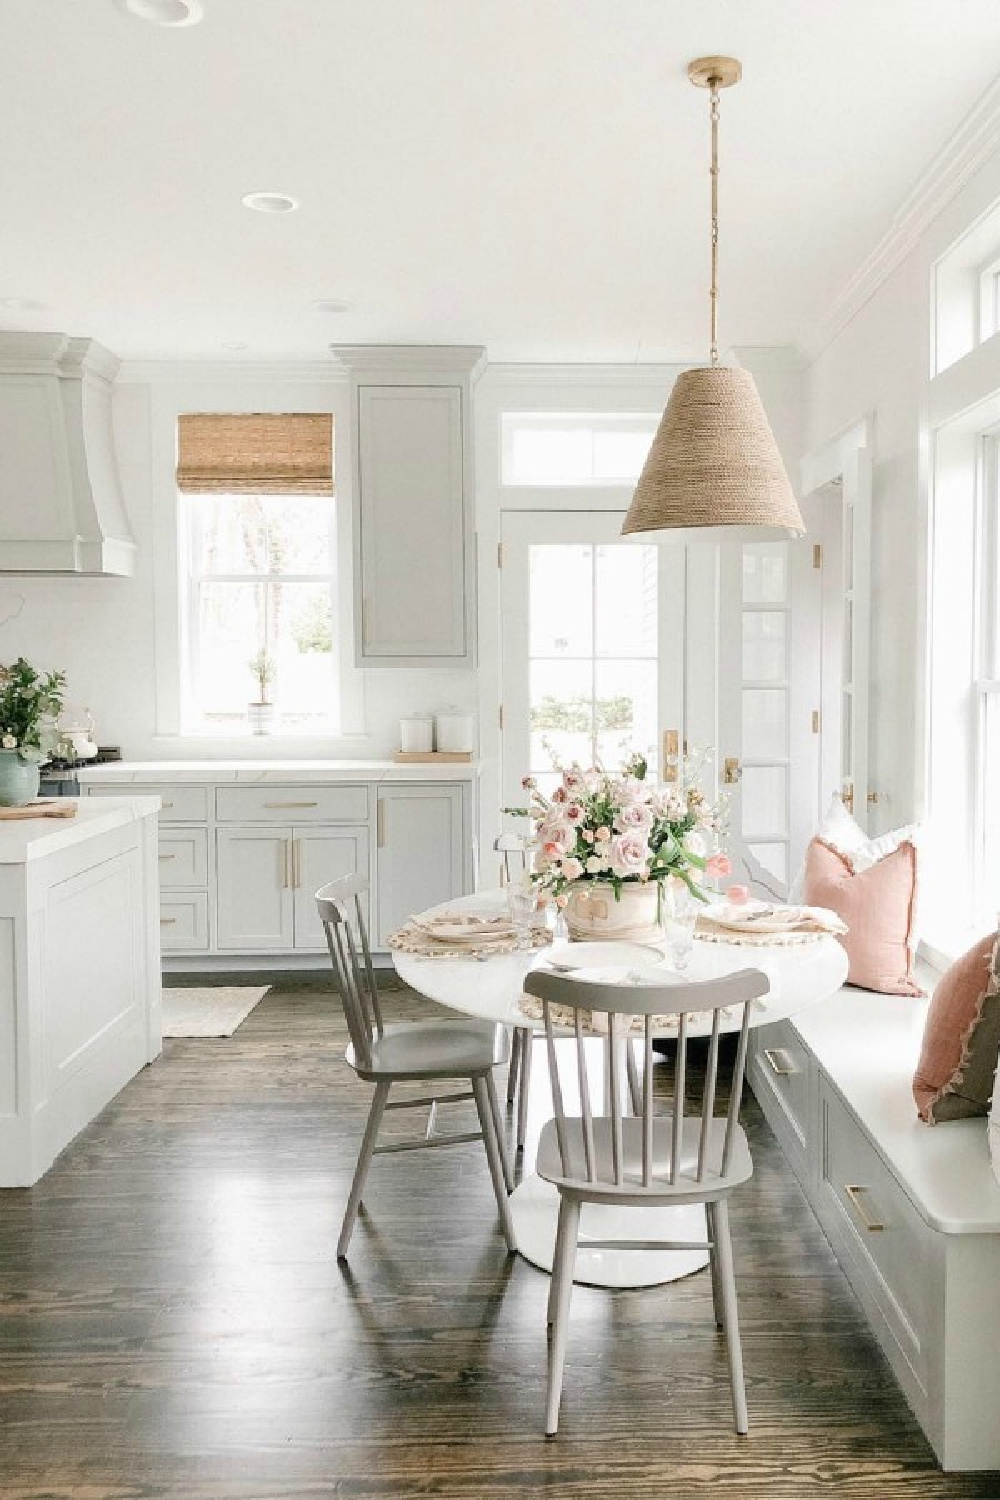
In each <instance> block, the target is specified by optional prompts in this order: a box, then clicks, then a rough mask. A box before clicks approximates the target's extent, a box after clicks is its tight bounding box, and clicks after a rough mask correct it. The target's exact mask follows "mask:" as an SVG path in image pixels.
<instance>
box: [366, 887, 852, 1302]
mask: <svg viewBox="0 0 1000 1500" xmlns="http://www.w3.org/2000/svg"><path fill="white" fill-rule="evenodd" d="M434 909H435V910H438V911H444V910H447V911H455V912H458V911H462V912H474V913H476V914H477V915H479V916H487V915H492V916H495V915H497V914H499V913H501V912H506V903H505V901H504V897H503V893H502V892H500V891H485V892H481V893H480V894H479V895H476V896H466V897H463V898H462V899H461V900H458V901H448V902H446V903H445V904H444V905H443V906H441V907H437V908H434ZM583 946H584V945H581V947H583ZM392 959H393V963H394V964H395V966H396V972H397V973H398V974H399V977H400V979H402V980H403V982H404V984H408V985H409V986H410V987H411V988H412V989H415V990H417V991H418V992H419V993H420V994H422V995H426V996H427V997H428V999H430V1000H436V1001H438V1002H439V1004H441V1005H446V1006H448V1007H449V1008H450V1009H452V1010H457V1011H461V1012H462V1013H463V1014H465V1015H469V1016H475V1017H477V1018H478V1019H480V1020H489V1021H499V1022H501V1023H502V1024H503V1025H505V1026H532V1027H533V1028H534V1029H535V1030H536V1031H541V1030H542V1023H541V1022H540V1021H535V1020H532V1019H531V1018H530V1017H528V1016H525V1015H524V1014H523V1013H522V1012H521V1010H520V1002H521V1000H522V998H523V984H524V976H525V974H526V973H527V972H528V970H529V969H530V968H533V967H534V966H535V965H536V964H540V963H544V962H545V949H542V950H541V951H540V952H533V953H511V954H503V955H499V956H497V957H493V958H488V959H457V958H446V959H442V958H420V957H417V956H416V955H414V954H409V953H399V952H395V953H393V955H392ZM737 969H759V970H761V971H762V972H763V973H764V974H766V975H767V978H768V981H769V983H770V986H771V989H770V993H769V994H768V995H766V996H765V997H764V999H763V1000H762V1001H760V1002H758V1003H757V1005H756V1006H755V1008H754V1009H753V1011H752V1013H751V1017H750V1025H751V1026H767V1025H770V1024H771V1022H773V1021H781V1020H784V1019H785V1017H786V1016H792V1015H796V1014H797V1013H798V1012H799V1011H802V1010H806V1009H808V1007H809V1006H811V1005H816V1004H818V1003H819V1001H821V1000H825V999H826V998H827V997H828V996H829V995H832V994H833V993H834V991H835V990H838V989H840V987H841V985H843V984H844V983H845V981H846V979H847V954H846V952H845V951H844V949H843V947H842V946H841V945H840V943H838V942H837V940H836V938H833V937H819V938H816V939H814V940H812V941H810V942H808V943H796V944H789V945H781V946H779V945H770V944H768V945H754V946H753V947H750V946H748V945H746V944H741V943H720V942H705V941H702V940H700V939H696V941H695V944H694V951H693V953H692V956H691V961H690V963H689V965H688V967H687V969H686V970H685V972H684V979H685V980H701V979H717V978H720V977H721V976H723V975H725V974H732V973H733V972H735V971H736V970H737ZM664 970H665V971H669V958H667V959H665V961H664ZM648 973H649V978H650V979H653V978H654V976H655V973H656V969H651V970H649V971H648ZM722 1024H723V1030H726V1029H732V1024H733V1023H730V1025H729V1027H728V1028H727V1023H726V1018H725V1017H724V1018H723V1023H722ZM709 1030H710V1022H706V1023H705V1025H704V1028H703V1029H702V1028H699V1025H698V1023H697V1020H696V1018H695V1017H693V1016H692V1018H691V1024H690V1027H689V1033H688V1034H689V1036H691V1037H696V1036H698V1035H700V1034H701V1035H708V1032H709ZM665 1035H672V1033H665ZM539 1071H541V1070H539ZM545 1082H546V1084H547V1082H548V1079H547V1078H546V1080H545ZM536 1133H537V1132H536ZM529 1145H530V1142H529V1143H526V1147H525V1160H526V1161H527V1157H528V1148H529ZM558 1201H559V1200H558V1191H557V1189H556V1188H554V1187H552V1186H551V1185H550V1184H549V1183H547V1182H544V1181H543V1180H542V1179H541V1178H540V1177H538V1176H536V1175H535V1174H534V1173H533V1172H526V1174H525V1176H524V1177H523V1179H522V1181H521V1182H520V1184H519V1185H518V1187H517V1188H516V1189H515V1190H514V1193H513V1194H512V1196H511V1213H512V1215H513V1219H514V1228H515V1230H516V1233H517V1248H518V1250H519V1252H520V1253H521V1254H522V1255H523V1256H524V1258H525V1259H526V1260H529V1261H531V1262H532V1264H533V1265H536V1266H538V1267H539V1268H540V1269H542V1270H545V1271H551V1269H552V1257H553V1252H554V1249H555V1228H556V1218H557V1211H558ZM651 1216H655V1217H656V1218H657V1219H658V1218H659V1217H660V1216H664V1222H663V1225H662V1226H661V1225H659V1224H657V1225H654V1224H653V1223H652V1218H651ZM661 1232H662V1236H663V1238H664V1239H667V1238H670V1239H680V1240H699V1239H704V1238H705V1235H706V1228H705V1215H704V1210H703V1209H702V1208H701V1206H700V1205H694V1206H691V1207H680V1208H677V1207H674V1208H665V1209H649V1208H641V1209H623V1208H618V1207H604V1206H602V1205H600V1204H586V1205H585V1207H584V1211H583V1224H582V1232H581V1233H582V1238H584V1239H588V1238H593V1239H628V1238H630V1237H631V1238H635V1239H638V1240H647V1241H648V1240H650V1239H655V1238H656V1236H657V1234H658V1233H661ZM707 1262H708V1256H707V1254H706V1252H704V1251H702V1250H663V1251H659V1250H625V1251H621V1250H588V1249H586V1248H584V1247H583V1246H581V1248H580V1251H579V1253H578V1255H577V1263H576V1272H575V1278H574V1279H575V1280H576V1281H579V1282H586V1283H588V1284H589V1285H591V1286H616V1287H625V1286H629V1287H638V1286H653V1285H655V1284H656V1283H658V1282H662V1281H673V1280H676V1279H677V1278H678V1277H680V1276H687V1275H689V1274H690V1273H691V1272H692V1271H697V1270H700V1269H701V1268H702V1267H703V1266H704V1265H706V1264H707Z"/></svg>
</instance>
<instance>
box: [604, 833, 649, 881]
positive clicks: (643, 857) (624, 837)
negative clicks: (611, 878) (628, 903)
mask: <svg viewBox="0 0 1000 1500" xmlns="http://www.w3.org/2000/svg"><path fill="white" fill-rule="evenodd" d="M610 852H611V869H612V872H613V874H615V875H617V876H619V877H620V878H621V879H622V880H624V879H626V877H628V876H629V875H646V874H647V873H648V868H647V866H648V860H649V845H648V844H647V843H646V840H645V838H644V837H643V836H642V835H641V834H637V833H621V834H619V835H618V837H617V838H614V839H612V840H611V851H610Z"/></svg>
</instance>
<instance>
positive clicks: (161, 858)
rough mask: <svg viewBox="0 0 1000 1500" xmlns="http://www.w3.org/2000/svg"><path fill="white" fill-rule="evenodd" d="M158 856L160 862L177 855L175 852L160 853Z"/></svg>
mask: <svg viewBox="0 0 1000 1500" xmlns="http://www.w3.org/2000/svg"><path fill="white" fill-rule="evenodd" d="M158 857H159V859H160V860H161V862H162V861H164V860H168V859H176V858H177V855H176V854H161V855H159V856H158Z"/></svg>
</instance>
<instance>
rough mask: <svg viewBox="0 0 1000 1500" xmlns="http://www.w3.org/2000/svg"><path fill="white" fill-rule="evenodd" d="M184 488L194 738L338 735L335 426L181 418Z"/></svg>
mask: <svg viewBox="0 0 1000 1500" xmlns="http://www.w3.org/2000/svg"><path fill="white" fill-rule="evenodd" d="M178 488H179V489H180V491H181V497H180V498H181V527H180V543H181V562H182V566H181V576H182V583H183V586H182V590H181V621H180V632H181V653H180V661H181V678H182V682H181V688H182V694H181V697H182V724H183V730H184V732H186V733H189V734H190V733H194V734H198V733H201V734H213V733H214V734H221V735H241V734H248V733H251V732H252V730H253V728H254V727H258V728H261V727H263V728H266V729H267V730H268V731H269V732H277V733H281V734H285V735H309V734H329V733H334V732H336V730H337V727H338V726H337V718H338V714H337V699H338V668H337V662H338V650H337V616H338V611H337V566H336V563H337V558H336V505H335V499H334V494H333V471H332V421H331V418H330V417H329V416H328V415H327V416H316V415H313V414H309V415H306V416H298V415H288V416H284V415H272V414H267V415H266V416H259V415H245V416H244V415H241V416H219V417H215V416H211V415H208V414H198V415H197V416H196V417H181V418H180V425H179V460H178Z"/></svg>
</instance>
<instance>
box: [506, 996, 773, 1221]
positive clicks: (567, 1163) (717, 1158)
mask: <svg viewBox="0 0 1000 1500" xmlns="http://www.w3.org/2000/svg"><path fill="white" fill-rule="evenodd" d="M524 988H525V990H526V991H527V993H528V994H530V995H533V996H535V998H536V999H539V1000H541V1002H542V1016H543V1021H544V1025H545V1038H546V1051H547V1056H548V1063H549V1072H550V1075H551V1079H552V1102H553V1108H554V1116H555V1129H556V1140H557V1143H558V1148H559V1155H560V1159H561V1162H562V1168H563V1173H564V1177H565V1180H566V1181H567V1183H568V1184H572V1183H576V1184H577V1185H578V1186H581V1187H583V1186H595V1185H604V1186H606V1187H609V1188H623V1189H625V1190H626V1191H629V1192H632V1191H637V1192H641V1191H642V1190H646V1191H648V1192H649V1193H656V1194H658V1195H662V1194H663V1193H664V1192H666V1193H667V1194H668V1195H669V1194H670V1192H671V1191H673V1192H675V1193H676V1194H677V1195H680V1194H682V1193H689V1192H690V1191H691V1190H692V1188H695V1187H697V1186H699V1185H705V1184H708V1185H709V1186H711V1181H710V1179H712V1178H717V1179H719V1180H720V1181H721V1180H723V1179H725V1177H726V1175H727V1173H728V1172H729V1170H730V1167H731V1165H732V1154H733V1149H734V1145H735V1141H736V1132H737V1125H738V1122H739V1112H740V1105H741V1102H742V1097H743V1081H744V1075H745V1072H746V1054H747V1038H748V1033H749V1025H750V1006H751V1003H752V1002H753V1001H754V1000H756V999H758V998H759V997H760V996H762V995H765V994H767V992H768V988H769V985H768V981H767V978H766V976H765V975H764V974H762V973H761V972H760V971H759V970H756V969H741V970H740V971H739V972H738V973H735V974H730V975H727V976H725V977H724V978H722V979H714V980H708V981H703V982H700V983H690V984H678V985H642V986H635V985H614V984H590V983H586V982H584V981H580V980H576V979H572V978H570V977H568V976H566V975H562V974H555V973H552V972H551V971H549V970H545V969H535V970H532V971H531V972H530V973H529V974H528V975H527V976H526V978H525V982H524ZM556 1005H558V1006H562V1007H568V1008H570V1009H571V1010H572V1011H573V1026H572V1036H571V1037H570V1038H569V1039H567V1042H568V1044H569V1045H572V1046H573V1047H574V1049H575V1052H576V1078H577V1083H578V1086H579V1092H580V1111H581V1112H580V1115H579V1117H576V1116H573V1117H570V1116H568V1115H567V1113H566V1107H565V1100H564V1096H563V1086H562V1082H561V1079H560V1076H559V1067H558V1057H557V1051H556V1039H557V1033H558V1035H559V1036H560V1037H562V1038H565V1027H562V1026H560V1027H557V1025H556V1023H555V1022H554V1019H553V1009H552V1008H553V1006H556ZM727 1009H729V1010H734V1011H737V1012H739V1021H740V1024H739V1041H738V1044H737V1051H736V1060H735V1063H734V1065H733V1076H732V1082H731V1087H730V1092H729V1102H728V1105H727V1108H726V1111H725V1131H724V1134H723V1136H722V1148H721V1152H719V1151H718V1150H716V1151H715V1152H712V1151H711V1149H710V1148H711V1146H712V1143H713V1141H715V1142H718V1139H719V1131H720V1130H721V1128H722V1119H723V1116H722V1115H721V1113H720V1114H718V1115H717V1113H716V1104H717V1098H718V1073H719V1039H720V1035H721V1031H722V1013H723V1011H725V1010H727ZM587 1011H590V1012H597V1013H599V1014H602V1015H605V1016H607V1023H608V1039H607V1053H608V1057H607V1061H608V1065H609V1070H610V1076H609V1078H608V1088H607V1094H606V1097H607V1101H608V1105H609V1113H608V1115H607V1116H606V1117H604V1118H603V1119H599V1121H598V1122H597V1123H598V1124H599V1126H603V1127H604V1130H605V1140H606V1142H607V1144H608V1147H609V1149H606V1150H605V1151H604V1153H603V1154H602V1152H601V1151H600V1150H599V1148H598V1141H597V1132H596V1130H595V1119H594V1115H593V1109H592V1106H591V1102H590V1093H591V1089H590V1085H591V1078H590V1074H589V1071H588V1068H589V1067H590V1066H592V1065H591V1064H589V1063H588V1049H587V1048H586V1046H585V1036H584V1021H583V1017H584V1014H585V1013H586V1012H587ZM709 1011H710V1012H711V1013H712V1029H711V1035H710V1039H709V1045H708V1058H707V1062H706V1069H705V1079H704V1083H703V1086H702V1089H701V1099H700V1101H695V1100H691V1099H689V1097H688V1096H689V1093H690V1087H689V1077H688V1041H689V1030H690V1024H689V1018H690V1017H691V1016H692V1015H695V1014H698V1013H702V1014H703V1013H705V1012H709ZM657 1015H673V1016H676V1017H677V1053H676V1061H675V1064H674V1077H673V1088H672V1090H671V1094H670V1098H669V1108H670V1115H671V1119H672V1127H671V1131H670V1151H669V1157H668V1159H667V1160H666V1161H665V1162H660V1163H657V1161H656V1160H655V1144H656V1140H655V1135H656V1132H655V1124H654V1121H655V1108H654V1103H655V1101H654V1097H653V1040H654V1037H653V1017H654V1016H657ZM636 1016H639V1017H641V1018H642V1021H643V1025H642V1046H643V1066H642V1079H643V1086H642V1090H641V1101H640V1114H641V1120H640V1122H639V1125H638V1129H639V1139H640V1142H641V1153H640V1156H641V1165H640V1166H639V1168H638V1170H637V1169H636V1168H635V1167H634V1166H630V1164H629V1161H628V1160H627V1159H626V1158H627V1156H629V1152H628V1150H627V1140H628V1139H631V1140H632V1141H633V1142H634V1140H635V1128H636V1127H635V1125H634V1124H629V1125H626V1123H625V1122H626V1119H627V1118H628V1116H627V1111H626V1105H625V1102H624V1099H623V1089H622V1076H623V1067H622V1063H623V1053H624V1049H625V1048H626V1047H631V1046H632V1039H631V1037H630V1035H629V1030H630V1026H631V1023H632V1020H633V1018H634V1017H636ZM689 1105H690V1106H691V1113H690V1115H689V1114H688V1109H689ZM686 1118H689V1119H691V1120H692V1122H693V1121H697V1130H696V1140H697V1151H696V1153H695V1155H694V1159H693V1162H692V1160H691V1157H690V1148H689V1150H688V1152H687V1153H686V1152H685V1146H686V1144H688V1143H686V1140H685V1137H686V1135H689V1133H688V1132H685V1129H684V1123H685V1119H686ZM716 1123H717V1125H718V1128H717V1129H715V1130H713V1125H714V1124H716ZM581 1140H582V1148H583V1150H582V1163H581V1157H580V1152H579V1150H577V1151H576V1152H574V1150H573V1145H574V1143H579V1142H580V1141H581ZM634 1149H635V1148H634V1146H633V1150H634ZM581 1169H582V1171H583V1173H584V1175H583V1177H581V1176H580V1171H581Z"/></svg>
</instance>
